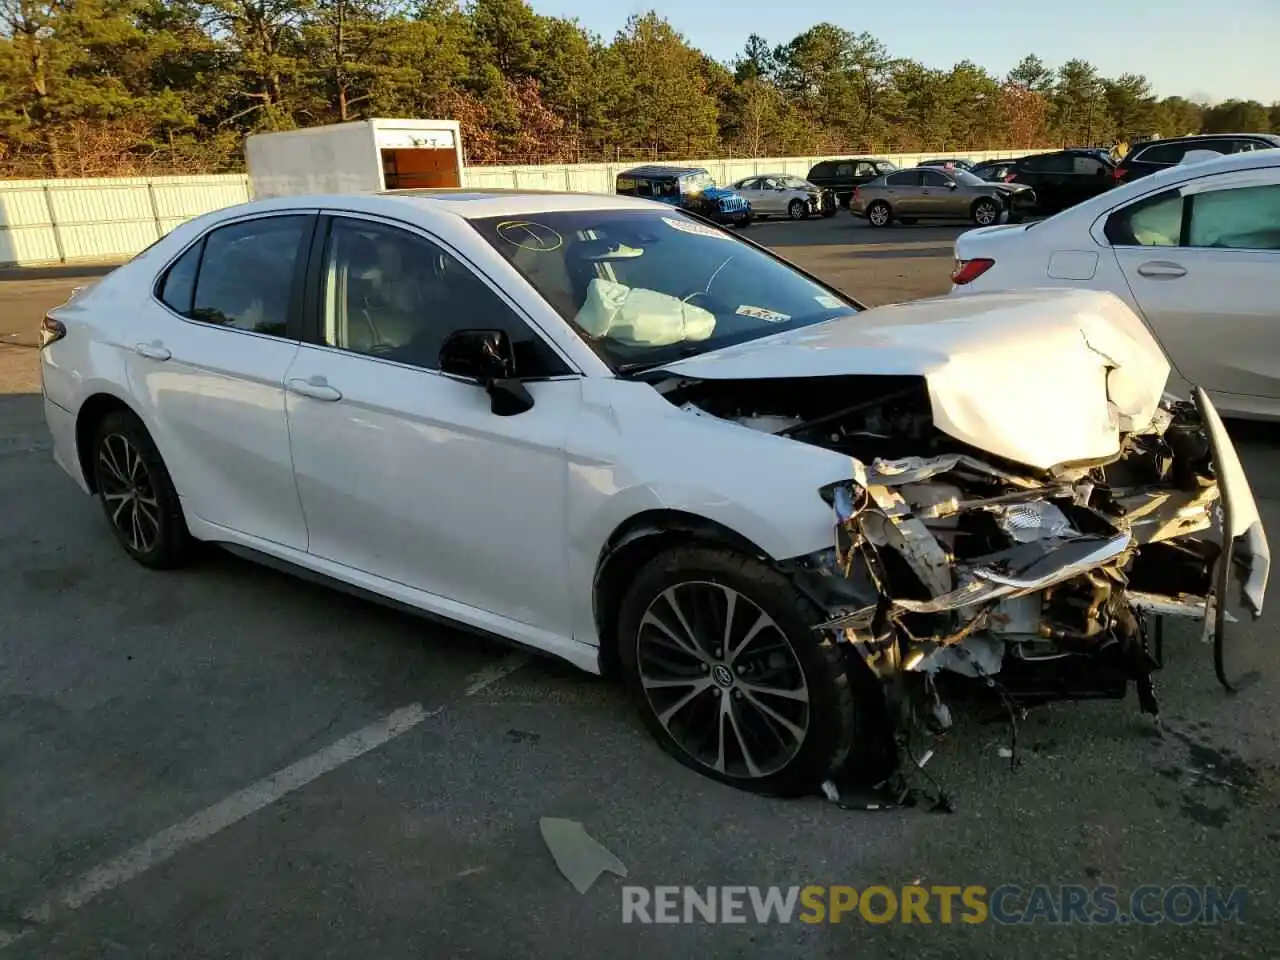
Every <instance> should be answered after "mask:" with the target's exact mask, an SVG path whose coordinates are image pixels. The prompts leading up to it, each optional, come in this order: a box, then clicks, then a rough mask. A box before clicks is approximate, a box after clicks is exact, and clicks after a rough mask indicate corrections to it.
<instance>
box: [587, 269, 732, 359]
mask: <svg viewBox="0 0 1280 960" xmlns="http://www.w3.org/2000/svg"><path fill="white" fill-rule="evenodd" d="M574 322H575V323H576V324H577V325H578V326H579V327H580V328H581V329H582V330H584V331H586V333H587V334H589V335H590V336H593V337H609V338H611V339H613V340H618V341H621V342H623V343H631V344H637V345H640V346H652V347H661V346H667V345H669V344H673V343H684V342H687V341H698V340H706V339H707V338H708V337H710V336H711V334H712V332H713V331H714V330H715V327H716V318H715V314H713V313H711V312H710V311H709V310H704V309H702V308H701V307H695V306H693V305H692V304H689V303H685V302H684V301H683V300H680V299H679V298H677V297H673V296H670V295H668V294H665V293H659V292H658V291H656V290H645V289H643V288H636V287H628V286H627V285H626V284H622V283H615V282H614V281H612V280H602V279H600V278H598V277H597V278H595V279H593V280H592V281H591V283H590V284H589V285H588V287H587V297H586V300H585V302H584V303H583V304H582V309H581V310H579V311H578V315H577V317H576V318H575V321H574Z"/></svg>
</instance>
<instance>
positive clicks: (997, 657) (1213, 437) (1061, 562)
mask: <svg viewBox="0 0 1280 960" xmlns="http://www.w3.org/2000/svg"><path fill="white" fill-rule="evenodd" d="M1049 429H1051V428H1049ZM821 495H822V496H823V497H824V499H826V500H827V502H828V503H829V504H830V505H831V507H832V509H833V512H834V514H835V532H836V543H835V546H834V548H833V549H832V550H830V551H829V552H827V553H824V554H821V555H817V556H815V557H811V558H806V560H805V561H803V562H802V566H803V567H804V570H803V571H799V570H798V571H797V578H798V581H799V582H803V583H804V584H805V589H806V590H808V591H809V592H811V593H812V594H813V595H814V596H815V597H818V598H820V599H821V601H822V602H823V603H824V604H825V606H826V608H827V609H828V610H832V611H833V613H834V614H835V615H834V616H832V617H831V619H829V620H828V621H827V622H825V623H823V624H821V625H819V627H818V629H825V630H835V631H838V632H839V634H840V636H841V638H842V639H843V640H845V641H846V642H847V643H848V644H849V645H850V647H851V648H852V649H853V650H856V652H857V654H858V655H859V656H860V657H861V658H862V660H863V661H864V662H865V663H866V664H867V665H868V666H869V667H870V668H871V670H872V671H873V672H874V673H875V674H876V675H877V676H878V677H880V678H881V680H883V681H885V683H886V684H887V685H888V686H890V687H895V688H897V689H898V690H899V691H900V692H901V691H902V688H904V687H910V686H912V682H913V680H915V679H918V680H920V681H921V684H920V686H922V687H926V688H928V690H929V691H930V692H933V691H934V683H933V681H934V680H935V678H936V677H937V676H938V675H939V674H940V673H942V672H946V673H950V674H958V675H961V676H965V677H970V678H975V679H978V680H979V681H980V682H982V683H983V684H984V685H985V686H987V687H989V688H994V689H998V690H999V692H1000V694H1001V695H1002V696H1004V697H1005V698H1006V699H1011V700H1014V701H1019V702H1044V701H1047V700H1057V699H1079V698H1088V697H1110V698H1119V697H1123V696H1124V695H1125V693H1126V691H1127V689H1128V687H1129V684H1130V683H1132V684H1134V685H1135V687H1136V689H1137V693H1138V698H1139V702H1140V704H1141V707H1142V709H1143V710H1144V711H1146V712H1149V713H1151V714H1156V713H1157V712H1158V707H1157V703H1156V698H1155V691H1154V686H1153V683H1152V679H1151V675H1152V672H1153V671H1154V670H1155V669H1157V668H1158V667H1159V665H1160V658H1159V654H1158V650H1157V648H1156V645H1155V644H1153V642H1152V636H1151V632H1150V631H1149V630H1148V629H1147V627H1148V624H1149V623H1151V622H1153V621H1152V618H1153V617H1164V616H1176V617H1189V618H1194V619H1202V620H1204V621H1205V639H1206V640H1212V641H1213V643H1214V649H1215V651H1216V656H1215V660H1216V662H1217V664H1218V668H1219V677H1220V678H1222V679H1223V680H1224V683H1225V682H1226V681H1225V677H1223V674H1222V669H1221V645H1222V642H1223V626H1224V623H1225V621H1226V620H1228V619H1230V617H1229V615H1228V614H1227V612H1226V609H1225V605H1224V603H1223V602H1222V601H1223V599H1224V592H1225V590H1226V589H1227V586H1228V583H1229V577H1230V576H1231V575H1232V574H1233V573H1234V575H1235V577H1236V579H1237V580H1238V581H1239V583H1240V586H1241V600H1242V603H1243V605H1244V606H1245V608H1246V609H1247V610H1248V611H1249V612H1250V613H1251V614H1252V615H1253V616H1254V617H1257V616H1259V615H1260V614H1261V610H1262V602H1263V594H1264V592H1265V588H1266V582H1267V574H1268V567H1269V562H1270V561H1269V552H1268V547H1267V542H1266V537H1265V534H1264V532H1263V529H1262V524H1261V520H1260V519H1259V517H1258V512H1257V507H1256V505H1255V503H1254V500H1253V495H1252V493H1251V491H1250V490H1249V486H1248V483H1247V480H1246V479H1245V476H1244V471H1243V470H1242V469H1241V467H1240V463H1239V460H1238V458H1237V457H1236V453H1235V450H1234V448H1233V447H1232V446H1231V441H1230V439H1229V438H1228V437H1227V435H1226V431H1225V429H1224V428H1223V427H1222V422H1221V420H1220V418H1219V417H1218V414H1217V412H1216V411H1215V410H1214V409H1213V406H1212V404H1211V403H1210V402H1209V400H1208V398H1207V397H1206V396H1205V395H1204V394H1203V392H1197V395H1196V398H1195V402H1194V403H1186V402H1179V401H1176V400H1172V399H1168V398H1166V400H1165V401H1164V402H1162V404H1161V406H1160V409H1159V411H1158V412H1157V414H1156V416H1155V418H1154V419H1153V421H1152V422H1151V423H1150V424H1149V425H1148V426H1147V427H1146V428H1145V429H1143V430H1141V431H1138V432H1133V433H1129V434H1126V435H1125V436H1124V438H1123V441H1122V447H1121V451H1120V453H1119V455H1118V456H1116V457H1114V458H1112V459H1111V460H1109V461H1108V462H1104V463H1088V464H1068V465H1063V466H1060V467H1056V468H1054V469H1052V470H1050V471H1046V472H1038V471H1025V472H1024V471H1020V470H1019V469H1017V468H1016V467H1010V466H1009V465H1006V464H998V463H995V462H991V460H990V459H989V458H983V457H982V456H981V455H980V454H978V453H976V452H973V453H970V452H950V453H945V454H941V455H937V456H930V457H918V456H917V457H902V458H897V459H883V458H882V459H874V460H872V461H871V462H870V463H869V464H864V463H863V462H862V461H860V460H856V459H855V460H853V476H852V477H851V478H850V479H849V480H848V481H847V482H842V483H838V484H833V485H831V486H828V487H826V488H824V489H823V490H822V491H821ZM1224 530H1226V531H1229V532H1230V535H1229V536H1226V537H1224V536H1223V531H1224ZM1223 544H1226V545H1227V547H1228V549H1226V550H1225V551H1224V549H1223Z"/></svg>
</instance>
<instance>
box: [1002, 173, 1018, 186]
mask: <svg viewBox="0 0 1280 960" xmlns="http://www.w3.org/2000/svg"><path fill="white" fill-rule="evenodd" d="M1017 179H1018V175H1017V174H1016V173H1014V172H1013V171H1012V170H1010V171H1009V172H1008V173H1006V174H1005V175H1004V182H1005V183H1013V181H1015V180H1017Z"/></svg>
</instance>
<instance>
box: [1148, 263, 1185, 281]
mask: <svg viewBox="0 0 1280 960" xmlns="http://www.w3.org/2000/svg"><path fill="white" fill-rule="evenodd" d="M1138 272H1139V273H1140V274H1142V275H1143V276H1144V277H1150V278H1151V279H1153V280H1176V279H1178V277H1185V276H1186V275H1187V268H1186V267H1184V266H1182V265H1180V264H1177V263H1172V262H1170V261H1169V260H1150V261H1148V262H1147V263H1144V264H1143V265H1142V266H1140V267H1138Z"/></svg>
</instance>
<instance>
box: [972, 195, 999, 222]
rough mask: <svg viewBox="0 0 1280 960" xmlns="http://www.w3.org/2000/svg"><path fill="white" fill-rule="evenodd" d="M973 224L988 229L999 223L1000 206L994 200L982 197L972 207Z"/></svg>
mask: <svg viewBox="0 0 1280 960" xmlns="http://www.w3.org/2000/svg"><path fill="white" fill-rule="evenodd" d="M973 222H974V223H976V224H977V225H978V226H980V227H990V226H993V225H994V224H997V223H999V222H1000V206H999V204H997V203H996V202H995V201H994V200H990V199H988V198H986V197H983V198H982V199H981V200H978V201H977V202H976V203H974V205H973Z"/></svg>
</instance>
